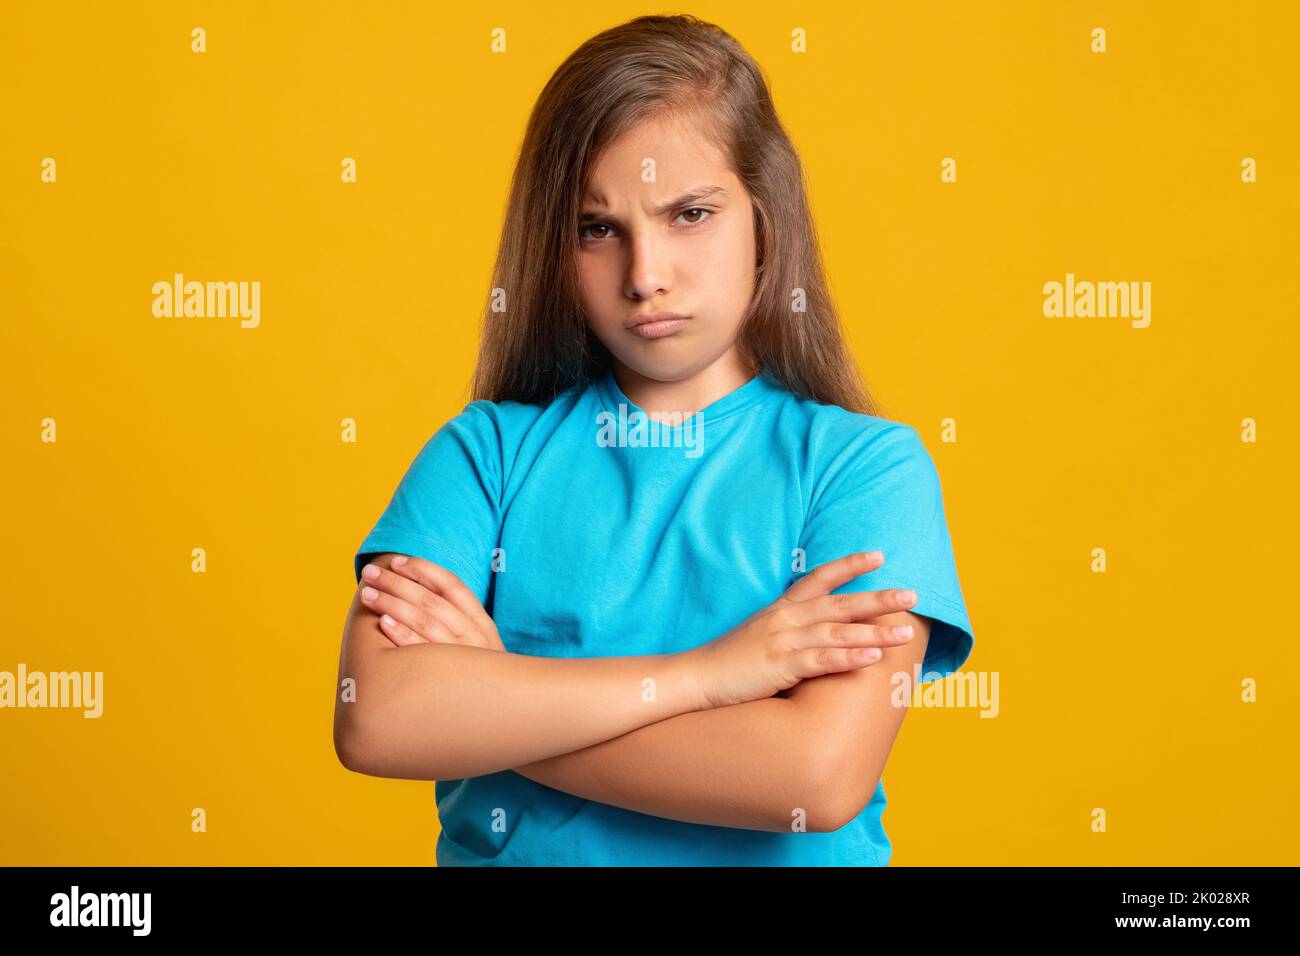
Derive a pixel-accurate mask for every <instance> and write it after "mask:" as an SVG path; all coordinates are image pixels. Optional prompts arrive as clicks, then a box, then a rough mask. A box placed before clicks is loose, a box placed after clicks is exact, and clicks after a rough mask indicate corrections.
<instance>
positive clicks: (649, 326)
mask: <svg viewBox="0 0 1300 956" xmlns="http://www.w3.org/2000/svg"><path fill="white" fill-rule="evenodd" d="M689 320H690V316H689V315H682V314H681V313H679V312H653V313H651V314H649V315H643V316H639V317H637V318H635V319H633V320H632V324H631V325H629V326H628V327H627V328H628V331H630V332H631V333H632V334H634V335H639V336H641V337H642V338H643V339H658V338H663V337H664V336H665V335H672V334H673V333H674V332H676V331H677V330H678V329H680V328H681V327H682V326H683V325H685V324H686V323H687V322H688V321H689Z"/></svg>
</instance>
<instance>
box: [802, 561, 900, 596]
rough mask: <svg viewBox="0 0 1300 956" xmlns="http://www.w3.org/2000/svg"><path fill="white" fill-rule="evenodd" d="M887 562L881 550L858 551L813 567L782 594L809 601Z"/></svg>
mask: <svg viewBox="0 0 1300 956" xmlns="http://www.w3.org/2000/svg"><path fill="white" fill-rule="evenodd" d="M884 563H885V556H884V554H883V553H882V552H880V551H856V552H854V553H853V554H846V555H845V556H844V557H842V558H836V559H835V560H834V561H827V562H826V563H825V564H820V565H818V566H817V567H815V568H813V569H812V570H811V571H809V572H808V573H807V574H805V575H804V576H803V577H801V578H800V579H799V580H798V581H796V582H794V584H792V585H790V587H789V588H787V589H786V592H785V594H783V595H782V597H783V598H784V599H786V600H787V601H808V600H811V599H812V598H815V597H821V596H822V595H823V594H830V593H831V592H832V591H834V590H835V589H836V588H837V587H839V586H840V585H841V584H847V583H848V582H849V581H852V580H853V579H854V578H856V577H859V576H860V575H863V574H870V573H871V572H872V571H874V570H876V568H878V567H880V566H881V565H882V564H884Z"/></svg>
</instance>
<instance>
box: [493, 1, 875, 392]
mask: <svg viewBox="0 0 1300 956" xmlns="http://www.w3.org/2000/svg"><path fill="white" fill-rule="evenodd" d="M678 112H688V113H703V114H706V115H708V116H709V117H710V118H711V119H712V120H714V121H715V124H714V125H715V126H716V129H717V132H716V134H714V135H716V136H717V142H718V146H719V148H720V149H721V150H722V152H723V154H724V155H725V156H728V157H729V158H730V161H731V164H732V169H733V171H735V173H736V175H737V177H738V178H739V179H740V180H741V182H742V183H743V184H744V186H745V188H746V189H747V190H748V192H749V196H750V200H751V202H752V203H753V207H754V218H755V223H754V226H755V246H756V248H757V250H758V262H757V271H756V276H755V291H754V296H753V300H752V302H751V304H750V307H749V311H748V312H747V313H746V315H745V318H744V321H743V323H742V325H741V327H740V331H739V333H738V336H737V350H738V351H739V352H740V355H741V358H742V360H743V361H745V362H747V363H748V364H749V365H750V367H753V368H761V369H763V370H764V371H766V372H768V373H769V374H770V375H771V376H772V377H773V378H775V379H776V380H777V381H778V382H780V383H781V384H782V385H784V386H785V387H786V388H788V389H789V390H790V391H792V392H795V393H796V394H799V395H803V396H805V397H807V398H811V399H813V400H814V401H817V402H821V403H824V404H832V405H839V406H841V407H843V408H846V409H848V410H849V411H856V412H864V413H866V414H873V415H874V414H879V412H878V407H877V405H876V403H875V401H874V399H873V398H872V397H871V395H870V393H869V392H868V391H867V388H866V386H865V385H864V384H863V382H862V380H861V378H860V377H859V375H858V371H857V368H856V367H855V365H854V363H853V360H852V358H851V356H850V355H849V352H848V349H847V348H846V346H845V344H844V340H843V338H842V336H841V333H840V325H839V318H838V315H837V313H836V310H835V307H834V304H833V303H832V301H831V297H830V293H829V290H828V287H827V282H826V276H825V271H824V268H823V265H822V258H821V251H820V248H819V246H818V242H817V233H816V230H815V228H814V226H813V221H812V214H811V212H810V210H809V207H808V200H807V195H806V192H805V185H804V178H803V167H802V164H801V163H800V161H799V157H798V154H797V153H796V152H795V149H794V146H793V144H791V142H790V138H789V136H788V135H787V134H786V131H785V129H784V127H783V126H782V125H781V121H780V119H778V117H777V115H776V110H775V108H774V107H773V105H772V98H771V94H770V92H769V90H768V87H767V82H766V80H765V79H764V77H763V74H762V71H761V70H760V68H759V66H758V64H757V63H755V62H754V60H753V59H752V58H751V57H750V56H749V54H748V53H746V52H745V50H744V49H743V48H742V47H741V46H740V44H739V43H738V42H736V40H735V39H734V38H733V37H732V36H731V35H730V34H728V33H727V32H726V31H724V30H722V29H721V28H720V27H717V26H715V25H713V24H711V23H707V22H705V21H703V20H700V19H698V18H697V17H693V16H690V15H681V16H643V17H637V18H636V19H634V20H630V21H628V22H627V23H623V24H621V25H619V26H616V27H613V28H612V29H609V30H606V31H604V32H603V33H600V34H598V35H596V36H594V37H592V38H591V39H589V40H588V41H587V42H585V43H583V44H582V46H580V47H578V49H577V50H575V51H574V52H573V53H572V54H570V56H569V58H568V59H566V60H565V61H564V62H563V63H562V64H561V65H560V67H559V68H558V69H557V70H556V71H555V73H554V75H552V76H551V78H550V80H549V81H548V82H547V84H546V87H545V88H544V89H543V90H542V93H541V95H540V96H539V97H538V99H537V103H536V105H535V106H534V107H533V111H532V115H531V116H530V117H529V120H528V128H527V131H526V132H525V134H524V139H523V144H522V146H521V148H520V152H519V157H518V160H517V162H516V164H515V170H514V176H513V178H512V180H511V184H510V197H509V201H508V203H507V207H506V215H505V222H504V224H503V228H502V236H501V245H500V248H499V250H498V252H497V258H496V264H495V266H494V268H493V274H492V294H491V296H490V297H489V302H488V305H487V307H486V310H485V313H484V323H483V333H482V337H481V339H480V343H479V355H478V365H477V368H476V369H475V372H474V381H473V388H472V393H473V398H474V399H487V400H489V401H493V402H501V401H506V400H513V401H518V402H529V403H534V404H541V403H544V402H546V401H547V400H549V399H550V398H553V397H554V396H555V395H557V394H559V393H560V392H562V391H564V390H565V389H567V388H569V387H571V386H573V385H580V384H585V383H587V382H590V381H591V380H592V379H594V378H596V377H598V376H599V375H601V374H603V373H604V371H605V370H607V369H608V368H609V367H610V364H611V361H612V357H611V355H610V353H609V350H608V349H606V348H605V346H604V344H603V343H602V342H601V341H600V340H599V339H598V338H597V337H596V336H595V334H594V333H593V332H592V331H591V328H590V327H589V326H588V324H587V322H586V318H585V316H584V314H583V310H582V306H581V303H580V301H579V296H578V278H577V250H578V236H579V232H578V229H579V217H580V215H581V206H582V199H583V193H584V191H585V188H586V183H587V177H588V174H589V172H590V170H591V167H592V166H593V165H594V162H595V158H596V157H597V155H598V154H599V152H600V150H601V148H602V147H603V146H605V145H606V144H608V143H610V142H612V141H614V140H615V139H617V138H618V137H619V135H620V134H622V133H623V132H625V131H626V130H628V129H630V128H632V127H633V126H635V125H637V124H638V123H639V122H642V121H643V120H646V119H650V118H656V117H660V116H663V115H666V114H672V113H678ZM796 297H799V298H801V299H802V304H803V307H804V309H805V311H796V310H795V309H794V308H792V303H793V302H794V301H795V300H796Z"/></svg>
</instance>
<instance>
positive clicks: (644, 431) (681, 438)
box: [596, 402, 704, 458]
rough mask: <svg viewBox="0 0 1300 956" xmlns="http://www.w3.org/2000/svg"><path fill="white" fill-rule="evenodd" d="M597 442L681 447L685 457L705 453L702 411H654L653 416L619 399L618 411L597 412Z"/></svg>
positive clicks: (606, 445)
mask: <svg viewBox="0 0 1300 956" xmlns="http://www.w3.org/2000/svg"><path fill="white" fill-rule="evenodd" d="M596 424H597V426H599V427H598V428H597V430H596V444H597V446H599V447H600V448H684V449H685V450H686V457H687V458H699V457H700V455H702V454H704V415H703V414H702V413H700V412H695V413H694V414H692V415H690V416H689V417H687V416H685V415H683V414H682V413H681V412H656V413H655V416H654V419H653V420H651V418H650V417H649V416H648V415H646V413H645V412H643V411H641V410H640V409H637V408H633V409H632V410H631V412H629V411H628V406H627V405H626V404H625V403H623V402H619V405H618V415H617V416H615V415H614V413H613V412H607V411H602V412H599V413H597V415H596Z"/></svg>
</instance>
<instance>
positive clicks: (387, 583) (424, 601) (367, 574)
mask: <svg viewBox="0 0 1300 956" xmlns="http://www.w3.org/2000/svg"><path fill="white" fill-rule="evenodd" d="M394 560H396V558H394ZM361 577H362V578H363V580H364V583H365V584H366V585H368V586H370V587H372V588H374V589H375V590H377V591H380V592H383V593H386V594H389V595H392V596H393V597H396V598H398V599H400V600H401V601H403V602H404V603H406V604H408V605H410V606H412V607H415V608H417V609H418V610H419V611H420V612H421V613H422V614H424V615H427V616H428V617H429V618H432V619H433V620H436V621H439V622H440V623H441V624H442V625H443V627H445V628H446V629H447V630H448V631H449V632H450V633H451V634H453V635H454V636H455V637H456V638H457V639H459V640H462V641H468V640H470V639H471V638H472V637H474V636H475V632H476V630H477V629H476V628H475V627H474V626H473V624H472V623H471V622H470V620H469V618H468V617H467V616H466V615H465V614H464V613H462V612H461V611H459V610H458V609H456V608H455V607H453V606H452V605H451V604H450V602H448V601H447V599H446V598H444V597H443V596H442V595H440V594H435V593H434V592H433V591H430V590H429V589H428V588H426V587H424V586H423V585H421V584H417V583H416V582H415V581H412V580H411V579H410V578H408V577H406V576H405V575H402V574H399V573H397V572H395V571H391V570H389V569H387V568H383V567H381V566H379V565H377V564H367V565H366V566H365V567H364V568H362V569H361ZM363 599H364V594H363ZM385 610H387V608H385ZM389 613H393V612H391V611H390V612H389ZM393 616H394V617H398V618H399V620H402V621H406V622H407V623H408V624H409V625H410V626H411V627H414V628H415V629H416V630H417V631H420V633H422V634H423V633H425V632H424V631H423V630H421V629H420V626H419V621H418V620H411V621H407V619H406V618H404V617H400V615H397V614H395V613H394V614H393Z"/></svg>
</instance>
